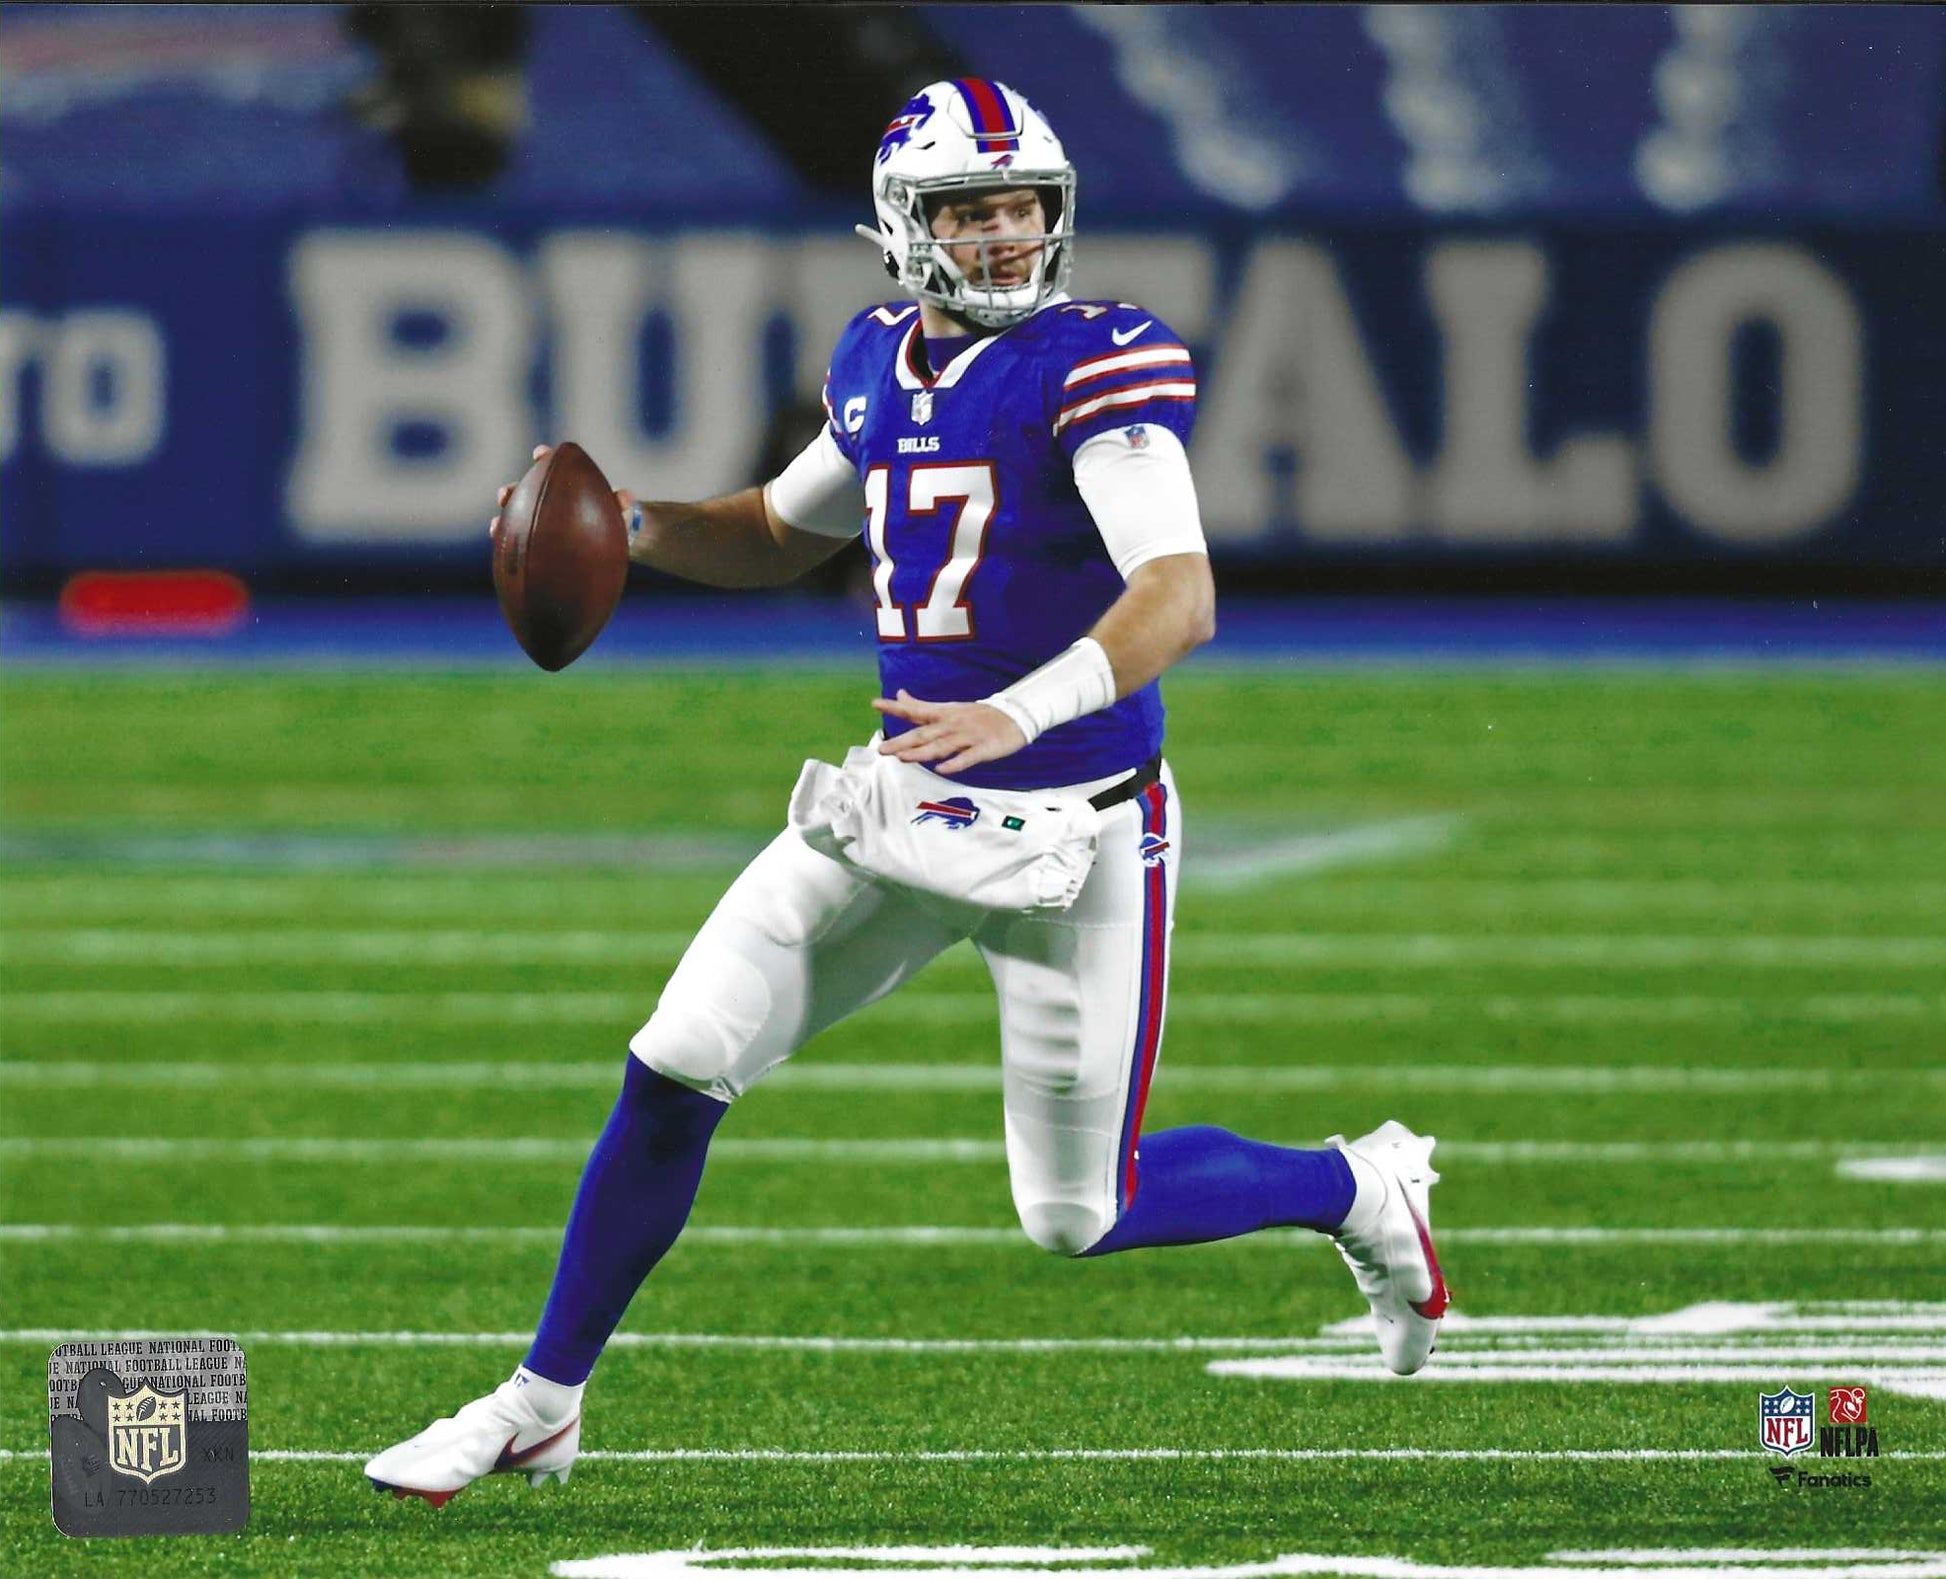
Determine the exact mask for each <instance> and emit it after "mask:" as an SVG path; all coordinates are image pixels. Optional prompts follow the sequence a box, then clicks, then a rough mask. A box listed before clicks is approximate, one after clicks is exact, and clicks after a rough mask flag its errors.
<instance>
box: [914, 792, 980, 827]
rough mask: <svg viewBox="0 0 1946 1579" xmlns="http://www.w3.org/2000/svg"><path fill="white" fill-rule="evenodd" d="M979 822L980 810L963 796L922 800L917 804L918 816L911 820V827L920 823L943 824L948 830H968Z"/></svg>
mask: <svg viewBox="0 0 1946 1579" xmlns="http://www.w3.org/2000/svg"><path fill="white" fill-rule="evenodd" d="M979 820H980V808H979V807H978V806H975V805H974V804H973V802H972V801H970V800H968V799H967V798H966V797H965V796H964V795H953V796H949V797H948V798H947V799H945V800H922V801H920V802H919V815H918V816H916V817H914V818H913V819H912V825H913V827H915V828H916V827H918V826H919V824H920V823H922V822H943V823H945V824H946V826H947V827H949V828H970V827H972V826H973V824H974V823H976V822H978V821H979Z"/></svg>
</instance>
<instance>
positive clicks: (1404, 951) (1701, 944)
mask: <svg viewBox="0 0 1946 1579" xmlns="http://www.w3.org/2000/svg"><path fill="white" fill-rule="evenodd" d="M690 936H691V934H689V933H687V932H667V931H665V932H634V931H628V930H606V931H594V930H569V931H535V930H499V931H495V930H482V929H475V928H393V929H386V930H372V929H307V928H283V929H257V930H253V931H247V932H234V931H230V932H193V931H148V930H132V929H116V928H87V927H80V928H42V929H36V930H34V931H32V932H0V963H4V964H7V965H21V964H74V965H105V964H113V965H141V966H164V967H167V966H180V967H197V966H225V965H270V964H340V965H364V966H372V967H387V966H396V967H401V968H406V967H410V968H419V967H423V966H427V965H476V964H496V965H497V964H501V963H504V962H506V961H508V960H518V961H520V962H522V963H526V964H600V963H604V962H612V961H621V960H627V961H630V962H632V963H637V964H646V963H657V964H673V963H674V962H675V961H676V960H677V959H679V958H680V957H681V956H682V952H683V950H684V949H685V948H687V947H688V945H689V941H690ZM1174 955H1175V958H1176V960H1177V962H1178V963H1180V964H1183V965H1238V966H1260V965H1285V966H1305V965H1308V966H1375V967H1382V968H1385V969H1388V970H1444V969H1451V968H1455V967H1480V966H1493V967H1498V968H1515V969H1534V968H1547V969H1555V968H1563V967H1565V968H1582V967H1596V968H1604V969H1615V968H1623V969H1636V970H1654V969H1688V968H1691V967H1694V966H1699V965H1729V966H1744V967H1752V968H1783V969H1802V968H1807V967H1812V968H1824V969H1830V968H1836V967H1864V968H1870V969H1938V968H1941V967H1946V937H1930V936H1917V937H1890V936H1887V937H1881V936H1872V935H1869V934H1808V935H1799V934H1788V933H1784V934H1747V933H1746V934H1736V935H1715V934H1696V935H1667V934H1636V933H1596V934H1584V935H1574V934H1564V933H1560V932H1492V933H1480V932H1468V933H1427V932H1410V933H1395V932H1199V931H1185V932H1182V933H1179V934H1178V935H1177V937H1176V939H1175V944H1174ZM953 958H954V960H955V962H956V963H958V964H962V965H965V966H968V967H975V968H977V963H978V962H977V960H976V959H975V958H974V957H973V956H972V955H971V954H970V953H968V954H966V955H964V956H961V955H955V956H953Z"/></svg>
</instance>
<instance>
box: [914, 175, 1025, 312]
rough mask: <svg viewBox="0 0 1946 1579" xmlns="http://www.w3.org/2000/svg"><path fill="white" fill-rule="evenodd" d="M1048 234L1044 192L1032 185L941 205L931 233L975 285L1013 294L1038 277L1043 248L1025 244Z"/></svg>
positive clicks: (985, 193)
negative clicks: (1036, 263) (1037, 264)
mask: <svg viewBox="0 0 1946 1579" xmlns="http://www.w3.org/2000/svg"><path fill="white" fill-rule="evenodd" d="M1046 231H1047V214H1046V211H1045V210H1044V209H1043V208H1042V207H1041V197H1040V193H1039V192H1037V191H1035V190H1034V188H1032V187H1030V186H1022V187H1014V188H1011V189H1010V190H1008V191H1005V192H983V193H981V194H980V195H978V196H977V197H964V198H955V199H952V200H950V201H948V202H945V203H942V204H940V206H939V209H938V211H937V212H936V213H934V215H933V217H932V233H933V234H934V235H935V236H937V237H938V238H939V239H940V240H941V241H948V242H953V243H956V245H953V246H951V247H948V248H947V255H948V256H949V257H951V258H952V260H953V262H954V264H955V265H956V266H957V267H958V268H959V270H960V271H961V272H962V273H963V274H964V275H965V276H966V277H967V279H969V280H970V281H972V282H973V283H974V284H975V285H992V286H997V287H999V288H1000V289H1003V290H1005V289H1009V288H1011V287H1013V286H1015V285H1025V284H1026V283H1027V282H1028V281H1029V280H1030V279H1032V278H1033V276H1034V260H1035V259H1036V258H1037V257H1039V256H1040V251H1041V246H1042V243H1041V242H1040V241H1038V240H1023V239H1022V238H1023V237H1039V236H1041V235H1044V234H1045V233H1046Z"/></svg>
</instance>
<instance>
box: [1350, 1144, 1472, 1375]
mask: <svg viewBox="0 0 1946 1579" xmlns="http://www.w3.org/2000/svg"><path fill="white" fill-rule="evenodd" d="M1326 1144H1327V1145H1331V1146H1336V1147H1337V1148H1338V1149H1339V1150H1340V1151H1342V1152H1343V1153H1344V1154H1345V1156H1346V1158H1347V1159H1348V1160H1350V1159H1356V1161H1354V1162H1353V1167H1352V1173H1353V1177H1354V1178H1357V1177H1358V1174H1359V1169H1358V1167H1357V1163H1359V1162H1362V1163H1364V1164H1366V1165H1367V1166H1368V1167H1369V1168H1370V1170H1371V1173H1372V1174H1375V1175H1376V1176H1377V1186H1378V1189H1377V1193H1376V1194H1374V1193H1373V1189H1372V1186H1371V1184H1370V1182H1369V1179H1368V1180H1366V1181H1363V1182H1361V1187H1360V1189H1359V1192H1358V1194H1359V1197H1360V1198H1359V1199H1357V1200H1355V1201H1354V1202H1353V1205H1352V1209H1351V1214H1350V1215H1349V1216H1348V1217H1346V1218H1345V1220H1344V1223H1343V1225H1342V1226H1340V1228H1339V1229H1338V1231H1337V1233H1336V1234H1334V1235H1333V1236H1332V1237H1333V1238H1334V1239H1335V1240H1336V1242H1337V1245H1338V1253H1339V1254H1340V1255H1341V1256H1343V1257H1344V1258H1345V1264H1346V1265H1347V1266H1349V1267H1350V1268H1351V1273H1352V1276H1353V1277H1355V1278H1357V1279H1358V1289H1359V1292H1360V1293H1362V1294H1363V1295H1364V1296H1365V1298H1366V1299H1367V1300H1369V1301H1370V1302H1371V1306H1372V1325H1373V1326H1374V1327H1376V1328H1377V1329H1378V1348H1379V1353H1380V1354H1382V1355H1384V1357H1385V1363H1386V1365H1387V1366H1389V1367H1390V1368H1391V1369H1392V1370H1394V1371H1396V1372H1397V1373H1398V1374H1399V1375H1401V1376H1410V1375H1411V1374H1412V1373H1413V1372H1414V1371H1416V1370H1418V1369H1419V1367H1420V1366H1422V1365H1424V1364H1425V1363H1426V1357H1427V1356H1428V1355H1430V1354H1431V1353H1432V1350H1433V1340H1434V1339H1435V1338H1436V1337H1437V1336H1438V1335H1439V1318H1440V1317H1441V1316H1443V1315H1445V1314H1446V1305H1447V1301H1448V1296H1447V1292H1446V1279H1445V1277H1444V1276H1443V1275H1442V1274H1441V1273H1440V1270H1439V1257H1438V1255H1436V1254H1435V1253H1434V1251H1433V1247H1432V1231H1431V1218H1432V1209H1431V1205H1430V1202H1429V1197H1430V1195H1431V1193H1432V1187H1433V1186H1434V1185H1435V1184H1437V1183H1438V1182H1439V1175H1438V1174H1437V1173H1435V1172H1433V1167H1432V1149H1433V1147H1434V1146H1435V1145H1436V1144H1438V1142H1437V1141H1436V1140H1435V1139H1434V1138H1433V1137H1432V1136H1431V1135H1415V1134H1413V1133H1412V1131H1411V1130H1409V1129H1407V1128H1406V1127H1405V1125H1403V1124H1401V1123H1400V1122H1399V1121H1398V1120H1397V1119H1387V1120H1386V1122H1385V1123H1383V1124H1381V1125H1379V1127H1378V1128H1377V1129H1375V1130H1373V1131H1372V1132H1371V1134H1369V1135H1361V1136H1360V1137H1359V1138H1358V1139H1357V1140H1354V1141H1349V1142H1347V1141H1346V1139H1345V1137H1344V1136H1342V1135H1333V1136H1332V1137H1331V1139H1330V1140H1329V1141H1327V1142H1326Z"/></svg>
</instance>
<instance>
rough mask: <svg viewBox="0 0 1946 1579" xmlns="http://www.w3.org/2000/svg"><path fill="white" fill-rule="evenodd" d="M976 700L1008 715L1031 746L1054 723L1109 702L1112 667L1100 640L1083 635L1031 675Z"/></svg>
mask: <svg viewBox="0 0 1946 1579" xmlns="http://www.w3.org/2000/svg"><path fill="white" fill-rule="evenodd" d="M981 700H982V701H984V702H985V703H986V705H987V706H988V707H993V708H998V709H999V710H1000V711H1001V712H1003V713H1005V714H1006V715H1007V716H1008V717H1009V718H1011V719H1012V720H1013V721H1014V723H1015V724H1017V725H1018V726H1019V728H1020V732H1021V733H1022V734H1023V735H1025V736H1026V737H1027V740H1028V743H1029V744H1030V745H1031V744H1032V743H1033V742H1034V741H1035V740H1037V739H1039V738H1040V737H1041V736H1042V735H1044V734H1046V733H1047V732H1048V730H1050V729H1052V728H1053V727H1054V726H1055V725H1056V724H1065V723H1066V722H1067V721H1068V720H1069V719H1071V718H1079V717H1080V716H1081V715H1082V714H1083V713H1094V712H1099V711H1100V710H1101V709H1102V708H1104V707H1106V706H1108V704H1109V703H1110V702H1112V701H1114V700H1115V670H1114V667H1113V666H1112V665H1111V664H1110V663H1109V661H1108V654H1107V653H1106V652H1105V651H1104V650H1103V649H1102V645H1101V643H1100V642H1098V641H1096V640H1095V639H1094V637H1092V636H1083V637H1082V638H1081V640H1079V641H1078V642H1076V643H1075V644H1074V645H1073V646H1072V647H1070V648H1068V649H1067V650H1066V651H1065V652H1061V653H1058V654H1056V655H1055V656H1054V657H1052V658H1050V659H1048V660H1047V662H1046V663H1044V664H1042V665H1041V666H1040V667H1039V668H1038V669H1036V670H1035V671H1034V672H1033V673H1032V674H1028V675H1023V676H1022V677H1021V678H1020V679H1018V680H1016V681H1014V683H1013V684H1012V685H1010V686H1008V687H1007V688H1006V690H1004V691H995V692H994V693H993V695H991V696H988V697H983V698H981Z"/></svg>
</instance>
